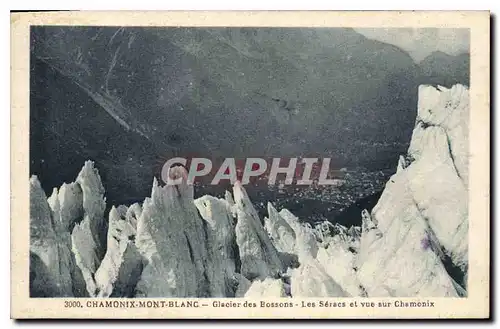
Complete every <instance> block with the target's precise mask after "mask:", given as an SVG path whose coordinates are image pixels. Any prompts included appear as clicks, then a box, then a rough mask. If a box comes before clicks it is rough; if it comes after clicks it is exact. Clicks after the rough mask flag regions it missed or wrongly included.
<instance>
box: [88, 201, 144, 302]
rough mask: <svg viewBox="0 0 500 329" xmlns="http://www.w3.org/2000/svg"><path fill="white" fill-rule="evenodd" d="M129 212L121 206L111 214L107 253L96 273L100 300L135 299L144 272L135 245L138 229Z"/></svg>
mask: <svg viewBox="0 0 500 329" xmlns="http://www.w3.org/2000/svg"><path fill="white" fill-rule="evenodd" d="M139 207H140V206H139ZM128 210H129V209H128V208H127V207H125V206H120V207H118V208H115V207H112V208H111V210H110V212H109V229H108V241H107V251H106V255H105V256H104V259H103V260H102V262H101V265H100V266H99V268H98V270H97V272H96V273H95V282H96V286H97V290H98V293H97V295H98V297H133V296H134V293H135V286H136V285H137V282H138V281H139V278H140V275H141V273H142V269H143V260H142V256H141V255H140V253H139V251H138V250H137V247H136V246H135V243H134V241H135V236H136V227H135V225H134V224H135V223H134V222H133V221H131V220H130V219H131V217H127V214H129V212H128Z"/></svg>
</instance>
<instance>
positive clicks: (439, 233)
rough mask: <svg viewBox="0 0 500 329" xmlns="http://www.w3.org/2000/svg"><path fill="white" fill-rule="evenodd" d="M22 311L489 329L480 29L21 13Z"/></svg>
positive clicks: (282, 16) (433, 15) (15, 290)
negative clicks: (458, 324)
mask: <svg viewBox="0 0 500 329" xmlns="http://www.w3.org/2000/svg"><path fill="white" fill-rule="evenodd" d="M11 32H12V33H11V36H12V45H11V46H12V47H11V54H12V55H11V59H12V62H11V72H12V73H11V74H12V76H11V79H12V107H11V111H12V122H11V131H12V142H11V143H12V148H11V149H12V154H11V163H12V192H11V193H12V214H11V216H12V218H11V236H12V246H11V254H12V258H11V268H12V269H11V273H12V274H11V280H12V283H11V284H12V290H11V294H12V306H11V316H12V317H13V318H16V319H23V318H114V319H119V318H136V319H137V318H142V319H158V318H159V319H161V318H177V319H183V318H186V319H187V318H203V319H220V318H231V319H249V318H254V319H256V318H267V319H270V318H273V319H355V318H365V319H366V318H370V319H371V318H488V317H489V316H490V275H489V269H490V263H489V262H490V226H489V221H490V214H489V206H490V195H489V191H490V105H489V87H490V86H489V83H490V82H489V77H490V67H489V63H490V51H489V49H490V44H489V43H490V15H489V12H479V11H478V12H45V13H13V14H12V15H11Z"/></svg>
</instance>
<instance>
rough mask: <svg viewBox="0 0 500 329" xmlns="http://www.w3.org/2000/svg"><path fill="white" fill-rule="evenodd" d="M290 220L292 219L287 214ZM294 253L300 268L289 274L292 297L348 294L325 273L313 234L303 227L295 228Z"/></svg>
mask: <svg viewBox="0 0 500 329" xmlns="http://www.w3.org/2000/svg"><path fill="white" fill-rule="evenodd" d="M287 217H288V218H289V219H291V220H292V222H293V217H291V216H289V215H288V214H287ZM295 234H296V243H295V244H296V252H297V255H298V259H299V263H300V266H299V267H298V268H296V269H294V270H292V272H291V276H290V282H291V295H292V296H293V297H345V296H349V294H348V293H346V291H345V290H344V289H343V288H342V287H341V286H340V285H339V284H338V283H337V282H336V281H335V280H334V279H333V278H332V277H331V276H330V275H329V274H328V273H327V271H326V269H325V267H324V266H323V264H321V263H320V262H319V261H318V259H317V256H318V251H319V250H320V249H321V247H320V246H319V245H318V242H317V240H316V237H315V235H314V234H313V232H312V231H311V230H310V229H309V228H307V227H306V226H303V225H300V224H299V225H298V226H296V231H295Z"/></svg>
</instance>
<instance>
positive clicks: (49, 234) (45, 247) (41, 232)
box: [30, 176, 88, 297]
mask: <svg viewBox="0 0 500 329" xmlns="http://www.w3.org/2000/svg"><path fill="white" fill-rule="evenodd" d="M66 201H68V200H66ZM66 204H67V202H63V205H66ZM54 208H55V210H56V211H55V212H53V211H52V210H51V208H50V206H49V203H48V201H47V197H46V195H45V192H44V191H43V190H42V188H41V186H40V182H39V181H38V178H37V177H36V176H32V177H31V179H30V295H31V296H32V297H84V296H88V294H86V291H85V284H84V282H83V278H82V275H81V272H80V271H79V269H78V268H77V266H76V263H75V259H74V258H73V255H72V253H71V239H70V235H69V232H68V231H67V230H66V227H65V225H64V224H63V222H61V221H60V218H61V217H60V214H61V213H65V212H66V211H67V210H68V209H67V208H66V207H65V206H61V205H60V204H59V200H54Z"/></svg>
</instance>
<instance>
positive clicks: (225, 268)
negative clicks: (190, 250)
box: [194, 195, 238, 297]
mask: <svg viewBox="0 0 500 329" xmlns="http://www.w3.org/2000/svg"><path fill="white" fill-rule="evenodd" d="M194 202H195V205H196V208H197V209H198V211H199V212H200V215H201V217H202V218H203V219H204V220H205V221H206V223H207V225H208V227H207V238H208V240H207V246H208V257H209V260H210V263H211V266H212V267H213V271H214V279H215V281H212V282H211V286H212V287H211V289H212V291H213V293H214V294H216V295H212V297H225V296H228V297H231V296H232V297H234V295H235V293H236V291H235V288H236V284H237V282H238V280H237V279H235V271H236V264H235V260H236V258H237V253H238V250H237V249H238V247H237V245H236V236H235V232H234V227H235V225H234V218H233V216H232V215H231V204H230V203H229V202H227V201H226V200H224V199H218V198H215V197H213V196H210V195H205V196H203V197H201V198H199V199H196V200H195V201H194Z"/></svg>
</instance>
